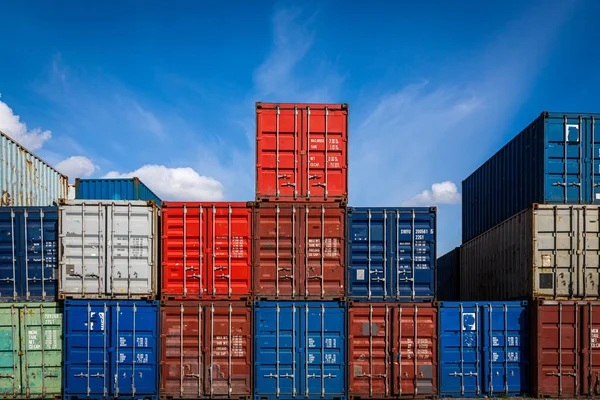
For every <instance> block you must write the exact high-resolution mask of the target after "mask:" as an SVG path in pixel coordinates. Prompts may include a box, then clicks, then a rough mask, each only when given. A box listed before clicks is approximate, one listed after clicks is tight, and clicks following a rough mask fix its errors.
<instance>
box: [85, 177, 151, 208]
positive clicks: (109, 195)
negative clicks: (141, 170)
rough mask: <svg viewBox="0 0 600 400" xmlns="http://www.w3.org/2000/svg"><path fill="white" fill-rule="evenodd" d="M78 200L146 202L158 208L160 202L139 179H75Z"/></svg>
mask: <svg viewBox="0 0 600 400" xmlns="http://www.w3.org/2000/svg"><path fill="white" fill-rule="evenodd" d="M75 198H76V199H79V200H147V201H150V200H152V201H154V202H155V203H156V205H157V206H159V207H160V204H161V200H160V198H159V197H158V196H157V195H156V194H154V192H153V191H152V190H150V188H148V186H146V185H145V184H144V182H142V181H141V180H140V179H139V178H102V179H81V178H77V179H75Z"/></svg>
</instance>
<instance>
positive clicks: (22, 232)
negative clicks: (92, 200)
mask: <svg viewBox="0 0 600 400" xmlns="http://www.w3.org/2000/svg"><path fill="white" fill-rule="evenodd" d="M57 253H58V208H56V207H0V301H55V300H56V296H57V290H58V284H57V277H58V254H57Z"/></svg>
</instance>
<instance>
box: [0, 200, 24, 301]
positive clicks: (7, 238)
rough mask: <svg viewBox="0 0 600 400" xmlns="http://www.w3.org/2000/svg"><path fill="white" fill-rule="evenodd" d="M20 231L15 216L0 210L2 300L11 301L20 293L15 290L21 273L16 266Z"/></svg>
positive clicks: (17, 289)
mask: <svg viewBox="0 0 600 400" xmlns="http://www.w3.org/2000/svg"><path fill="white" fill-rule="evenodd" d="M20 231H21V229H20V224H19V219H17V215H13V213H12V212H11V210H10V209H9V208H0V297H1V298H2V299H3V300H13V299H14V298H16V297H17V296H18V294H19V291H20V287H19V288H17V280H18V278H17V276H18V275H20V271H21V266H20V265H17V254H19V253H20V251H19V248H18V246H19V241H18V238H19V237H20Z"/></svg>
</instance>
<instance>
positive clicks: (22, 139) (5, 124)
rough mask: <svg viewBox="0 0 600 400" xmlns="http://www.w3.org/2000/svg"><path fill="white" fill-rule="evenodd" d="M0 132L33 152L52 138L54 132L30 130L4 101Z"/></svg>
mask: <svg viewBox="0 0 600 400" xmlns="http://www.w3.org/2000/svg"><path fill="white" fill-rule="evenodd" d="M0 131H2V132H4V133H6V134H7V135H8V136H10V137H11V138H12V139H13V140H15V141H16V142H18V143H20V144H21V145H23V146H24V147H26V148H27V149H29V150H31V151H35V150H38V149H40V148H41V147H42V146H43V145H44V143H45V142H47V141H48V140H50V138H51V137H52V132H50V131H49V130H42V129H40V128H34V129H31V130H30V129H28V128H27V124H26V123H25V122H23V121H21V117H20V116H18V115H17V114H15V113H14V112H13V110H12V108H10V107H9V106H8V104H6V103H4V102H2V101H0Z"/></svg>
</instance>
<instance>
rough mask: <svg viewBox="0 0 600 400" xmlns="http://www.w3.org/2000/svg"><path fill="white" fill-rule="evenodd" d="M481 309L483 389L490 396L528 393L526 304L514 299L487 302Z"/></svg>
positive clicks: (527, 322)
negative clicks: (503, 301)
mask: <svg viewBox="0 0 600 400" xmlns="http://www.w3.org/2000/svg"><path fill="white" fill-rule="evenodd" d="M481 313H482V315H481V316H482V319H483V332H484V335H483V337H482V340H483V368H482V369H483V371H482V375H483V376H482V378H483V387H482V390H483V392H484V393H485V394H487V395H489V396H492V395H504V396H509V395H510V396H513V395H515V396H517V395H520V394H522V393H528V389H529V362H528V361H529V360H528V346H527V343H528V340H529V335H528V332H527V331H528V328H529V318H528V315H527V305H526V304H521V303H514V302H513V303H505V304H487V305H485V304H484V305H483V306H482V310H481Z"/></svg>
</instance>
